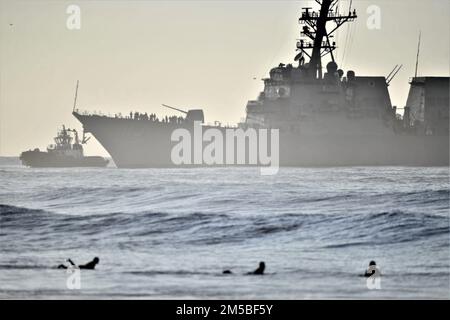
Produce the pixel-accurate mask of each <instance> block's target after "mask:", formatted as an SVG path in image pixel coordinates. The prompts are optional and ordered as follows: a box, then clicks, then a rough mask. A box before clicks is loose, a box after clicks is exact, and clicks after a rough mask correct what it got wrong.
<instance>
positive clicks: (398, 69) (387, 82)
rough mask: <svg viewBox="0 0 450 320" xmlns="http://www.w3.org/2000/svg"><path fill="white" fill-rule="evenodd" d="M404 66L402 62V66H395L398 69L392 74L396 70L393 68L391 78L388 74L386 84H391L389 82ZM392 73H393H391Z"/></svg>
mask: <svg viewBox="0 0 450 320" xmlns="http://www.w3.org/2000/svg"><path fill="white" fill-rule="evenodd" d="M402 67H403V65H402V64H401V65H400V67H398V68H397V66H395V67H394V70H395V69H396V68H397V70H396V71H395V72H394V74H392V72H393V71H394V70H392V71H391V73H390V74H389V76H391V77H390V78H389V76H388V78H387V79H386V84H387V85H389V83H390V82H391V81H392V79H394V77H395V76H396V75H397V73H398V72H399V71H400V69H401V68H402ZM391 74H392V75H391Z"/></svg>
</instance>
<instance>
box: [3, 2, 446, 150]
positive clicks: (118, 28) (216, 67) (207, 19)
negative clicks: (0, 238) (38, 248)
mask: <svg viewBox="0 0 450 320" xmlns="http://www.w3.org/2000/svg"><path fill="white" fill-rule="evenodd" d="M348 3H349V1H341V3H340V6H341V7H342V8H348ZM70 4H76V5H78V6H79V7H80V8H81V29H80V30H69V29H68V28H67V27H66V20H67V18H68V16H69V15H68V14H67V13H66V9H67V6H68V5H70ZM370 5H378V6H379V7H380V9H381V28H380V29H379V30H369V29H368V28H367V26H366V21H367V18H368V16H369V15H368V14H367V13H366V10H367V8H368V7H369V6H370ZM303 6H308V7H313V6H315V2H314V1H245V2H244V1H215V0H211V1H164V2H158V1H39V0H33V1H18V0H0V155H12V156H17V155H19V154H20V152H21V151H24V150H28V149H30V148H35V147H39V148H41V149H45V147H46V146H47V145H48V144H49V143H51V142H52V139H53V137H54V136H55V133H56V129H57V128H58V127H60V126H61V125H62V124H66V125H67V126H69V127H74V128H77V129H79V131H81V124H80V123H79V122H78V121H77V120H76V119H75V118H74V117H73V116H72V115H71V111H72V105H73V97H74V91H75V84H76V80H77V79H79V80H80V88H79V92H78V107H79V108H81V109H86V110H91V111H94V110H101V111H102V112H104V113H106V114H107V113H115V112H122V113H124V114H127V113H129V111H130V110H136V111H141V112H148V113H152V112H153V113H156V114H158V115H160V116H161V115H165V114H172V113H171V112H170V111H168V110H166V109H164V108H162V107H161V103H165V104H169V105H173V106H178V107H180V108H185V109H188V108H203V109H204V111H205V115H206V121H207V122H214V120H220V121H221V122H222V123H227V122H228V123H230V124H231V123H236V122H238V121H239V120H240V119H241V118H243V117H244V116H245V105H246V101H247V100H250V99H254V98H256V96H257V95H258V92H259V91H260V90H261V89H262V88H263V83H262V82H261V81H260V79H261V78H263V77H266V76H267V75H268V72H269V70H270V68H271V67H274V66H276V65H278V63H280V62H284V63H290V62H292V61H293V58H294V56H295V54H296V52H295V43H296V39H297V38H299V29H300V27H299V25H298V17H299V15H300V13H301V8H302V7H303ZM353 7H354V8H356V10H357V13H358V16H359V18H358V20H357V21H356V22H354V23H352V24H351V25H350V26H349V27H347V26H343V27H342V29H341V30H340V32H339V37H338V38H337V39H336V42H337V45H338V47H339V48H338V60H337V63H338V65H339V67H341V68H342V67H343V68H344V71H347V70H348V69H352V70H355V72H356V75H387V74H388V73H389V72H390V70H391V69H392V68H393V67H394V66H395V65H396V64H403V69H402V70H401V71H400V73H399V74H398V75H397V77H396V78H395V79H394V80H393V81H392V82H391V85H390V87H389V90H390V93H391V98H392V103H393V105H397V106H399V107H401V106H404V104H405V102H406V96H407V92H408V88H409V85H408V78H409V77H411V76H413V75H414V65H415V56H416V50H417V38H418V33H419V30H421V31H422V46H421V55H420V63H419V74H420V75H441V76H448V75H449V57H450V53H449V46H450V45H449V42H450V40H449V37H450V35H449V29H450V26H449V15H450V12H449V11H450V1H448V0H433V1H425V0H420V1H419V0H413V1H412V0H385V1H378V0H371V1H364V0H359V1H358V0H354V1H353ZM343 11H344V12H345V11H346V10H343ZM347 33H349V36H348V37H347V36H346V34H347ZM346 38H347V46H345V42H346V41H345V39H346ZM344 47H345V50H344ZM344 51H345V56H344ZM254 77H256V78H257V80H254V79H253V78H254ZM94 140H95V139H92V140H91V141H90V142H89V143H88V145H87V146H86V147H85V150H86V153H87V154H90V155H94V154H99V155H106V152H105V151H104V150H103V148H102V147H101V146H100V144H98V143H97V142H96V141H94Z"/></svg>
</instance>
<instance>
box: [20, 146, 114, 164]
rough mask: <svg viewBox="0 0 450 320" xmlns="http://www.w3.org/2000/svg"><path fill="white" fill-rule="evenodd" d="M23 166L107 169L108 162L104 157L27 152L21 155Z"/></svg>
mask: <svg viewBox="0 0 450 320" xmlns="http://www.w3.org/2000/svg"><path fill="white" fill-rule="evenodd" d="M20 160H21V161H22V164H23V165H25V166H27V167H33V168H70V167H97V168H102V167H106V166H107V164H108V162H109V161H108V160H105V159H103V158H102V157H96V156H95V157H83V158H74V157H70V156H62V155H54V154H50V153H48V152H42V151H37V150H34V151H25V152H22V154H21V155H20Z"/></svg>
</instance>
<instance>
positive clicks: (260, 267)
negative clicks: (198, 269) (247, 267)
mask: <svg viewBox="0 0 450 320" xmlns="http://www.w3.org/2000/svg"><path fill="white" fill-rule="evenodd" d="M265 268H266V264H265V263H264V261H261V262H260V263H259V267H258V269H256V270H255V271H252V272H247V273H246V274H248V275H249V274H259V275H262V274H264V269H265ZM222 273H223V274H232V273H233V272H231V270H224V271H223V272H222Z"/></svg>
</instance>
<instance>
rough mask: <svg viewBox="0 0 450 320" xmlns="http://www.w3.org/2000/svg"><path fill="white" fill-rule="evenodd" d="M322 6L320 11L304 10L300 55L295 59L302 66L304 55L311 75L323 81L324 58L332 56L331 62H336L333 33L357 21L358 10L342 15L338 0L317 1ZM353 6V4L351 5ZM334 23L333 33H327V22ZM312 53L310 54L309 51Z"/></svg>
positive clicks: (299, 47) (300, 20)
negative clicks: (328, 55) (348, 23)
mask: <svg viewBox="0 0 450 320" xmlns="http://www.w3.org/2000/svg"><path fill="white" fill-rule="evenodd" d="M316 2H317V3H318V4H319V5H320V11H318V12H316V11H312V8H303V12H302V16H301V17H300V19H299V23H300V24H301V25H303V28H302V32H301V33H300V36H301V37H304V38H306V40H303V39H301V40H300V41H299V42H297V50H299V51H300V53H299V54H298V55H297V56H296V57H295V60H298V61H299V63H300V64H302V63H303V62H304V55H306V56H307V57H308V58H309V59H310V60H309V67H308V69H309V70H310V71H311V72H310V74H311V75H312V76H314V77H315V78H318V79H322V58H323V57H324V56H326V55H327V54H330V56H331V60H332V61H334V56H333V51H334V50H335V49H336V43H335V42H334V41H333V42H332V41H330V39H331V38H333V35H332V34H333V33H334V32H335V31H336V30H337V29H338V28H339V27H340V26H342V25H343V24H344V23H346V22H349V21H353V20H355V19H356V17H357V16H356V10H353V12H352V11H351V7H350V8H349V12H348V14H344V15H341V14H339V13H338V11H337V3H338V0H316ZM350 6H351V4H350ZM331 21H332V22H334V23H335V25H334V26H333V28H332V29H331V31H327V28H326V26H327V22H331ZM310 50H311V51H312V52H308V51H310Z"/></svg>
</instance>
